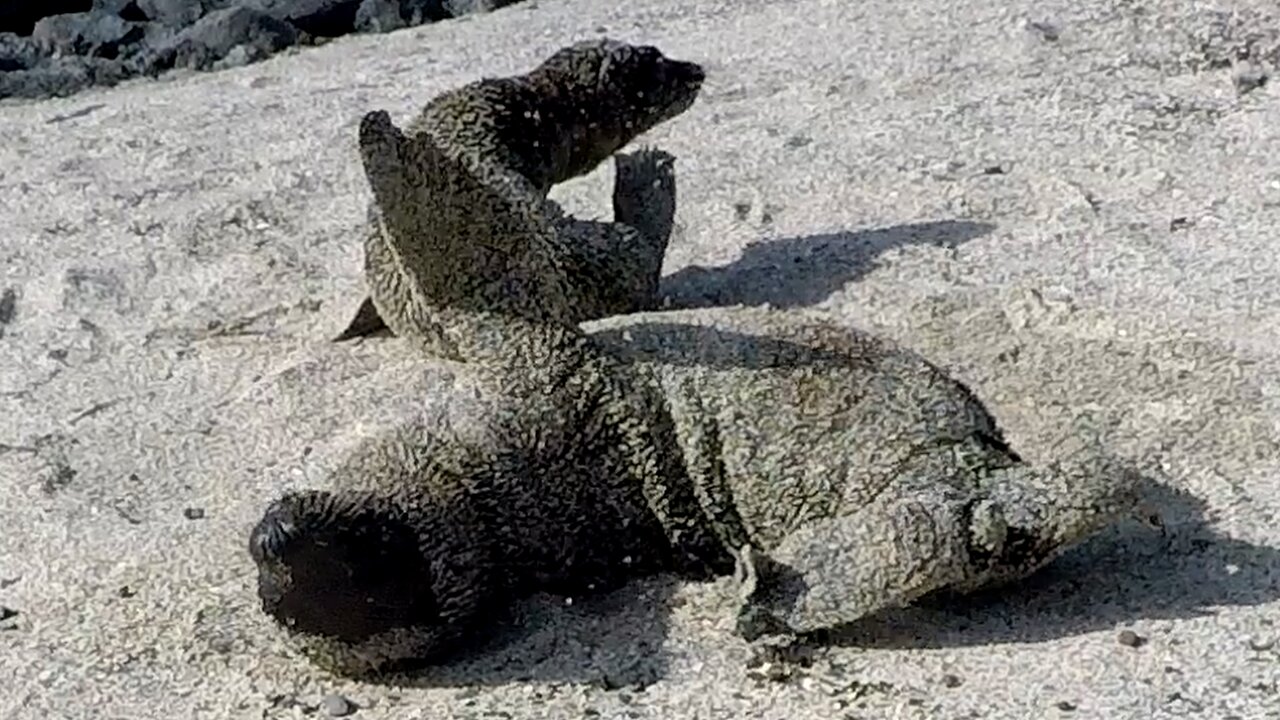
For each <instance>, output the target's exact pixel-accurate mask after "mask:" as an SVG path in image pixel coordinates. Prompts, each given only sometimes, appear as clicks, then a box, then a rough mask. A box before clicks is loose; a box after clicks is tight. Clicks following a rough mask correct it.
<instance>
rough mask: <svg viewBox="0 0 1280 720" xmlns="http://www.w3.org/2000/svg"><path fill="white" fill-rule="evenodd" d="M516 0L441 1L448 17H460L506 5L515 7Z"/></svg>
mask: <svg viewBox="0 0 1280 720" xmlns="http://www.w3.org/2000/svg"><path fill="white" fill-rule="evenodd" d="M516 2H518V0H443V3H442V4H443V5H444V10H445V12H446V13H448V15H449V17H462V16H463V15H471V14H473V13H482V12H491V11H493V10H497V9H498V8H503V7H506V6H508V5H515V4H516Z"/></svg>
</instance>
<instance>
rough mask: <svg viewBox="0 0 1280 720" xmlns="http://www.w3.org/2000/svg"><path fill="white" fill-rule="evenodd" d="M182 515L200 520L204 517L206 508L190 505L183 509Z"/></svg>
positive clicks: (189, 518)
mask: <svg viewBox="0 0 1280 720" xmlns="http://www.w3.org/2000/svg"><path fill="white" fill-rule="evenodd" d="M182 517H184V518H186V519H188V520H200V519H202V518H204V508H198V507H189V508H187V509H186V510H183V511H182Z"/></svg>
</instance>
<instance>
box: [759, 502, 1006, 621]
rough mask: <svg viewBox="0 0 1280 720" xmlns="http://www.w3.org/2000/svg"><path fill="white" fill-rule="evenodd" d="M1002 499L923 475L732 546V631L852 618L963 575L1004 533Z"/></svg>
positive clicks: (899, 602) (895, 604)
mask: <svg viewBox="0 0 1280 720" xmlns="http://www.w3.org/2000/svg"><path fill="white" fill-rule="evenodd" d="M1004 527H1005V525H1004V523H1003V521H1002V515H1001V511H1000V508H999V507H998V506H997V505H996V504H994V503H991V502H988V501H985V500H981V499H979V498H978V497H977V496H976V495H975V494H973V493H969V492H965V491H963V490H961V489H959V488H957V487H953V486H951V485H948V484H946V483H943V482H934V481H930V480H929V479H928V478H923V479H918V480H911V481H908V482H907V483H906V484H905V485H899V486H897V487H891V488H889V489H887V490H886V491H885V492H884V493H883V494H881V495H880V496H879V497H878V498H876V499H875V500H874V501H873V502H871V503H869V504H867V505H866V506H864V507H862V508H859V509H857V510H856V511H854V512H850V513H847V514H843V515H838V516H836V517H831V518H826V519H824V520H821V521H818V522H814V523H809V524H806V525H805V526H803V527H801V528H798V529H797V530H795V531H794V532H792V533H791V534H789V535H788V536H787V537H785V538H784V539H783V540H782V542H780V543H779V544H778V545H777V546H776V547H773V548H770V549H769V550H768V551H767V552H760V551H757V550H754V549H750V548H747V549H744V550H741V551H739V553H738V568H739V570H738V578H739V581H740V583H741V584H740V588H741V592H742V594H743V601H742V605H741V607H740V609H739V612H738V628H737V630H738V633H739V634H740V635H742V636H743V638H744V639H747V640H748V641H756V640H760V639H762V638H768V639H775V638H778V637H785V636H791V635H800V634H804V633H809V632H813V631H815V630H823V629H829V628H833V627H836V626H839V625H844V624H847V623H851V622H853V621H856V620H858V619H860V618H863V617H866V616H868V615H871V614H873V613H876V612H878V611H880V610H884V609H887V608H894V607H901V606H904V605H907V604H909V603H911V602H912V601H914V600H916V599H918V598H919V597H921V596H923V595H925V594H927V593H929V592H931V591H933V590H937V589H939V588H942V587H946V586H948V585H951V584H953V583H958V582H962V581H964V580H965V579H966V578H967V577H968V575H969V574H970V572H971V568H972V567H973V566H974V563H975V562H981V559H982V557H983V556H986V555H989V554H991V553H992V552H994V551H997V550H998V549H999V548H1000V546H1001V545H1002V544H1003V542H1004Z"/></svg>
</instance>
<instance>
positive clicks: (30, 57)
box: [0, 33, 43, 72]
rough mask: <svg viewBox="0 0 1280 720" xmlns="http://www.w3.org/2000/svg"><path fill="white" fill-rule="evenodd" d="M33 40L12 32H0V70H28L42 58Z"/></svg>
mask: <svg viewBox="0 0 1280 720" xmlns="http://www.w3.org/2000/svg"><path fill="white" fill-rule="evenodd" d="M42 57H43V56H42V55H41V54H40V48H39V47H37V46H36V43H35V41H34V40H32V39H31V38H29V37H23V36H21V35H14V34H13V33H0V72H13V71H14V70H30V69H31V68H33V67H35V66H36V64H37V63H39V62H40V60H41V59H42Z"/></svg>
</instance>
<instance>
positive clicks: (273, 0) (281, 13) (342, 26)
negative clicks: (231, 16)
mask: <svg viewBox="0 0 1280 720" xmlns="http://www.w3.org/2000/svg"><path fill="white" fill-rule="evenodd" d="M360 4H361V0H244V5H245V6H246V7H250V8H253V9H255V10H261V11H262V12H264V13H266V14H267V15H270V16H271V17H273V18H275V19H277V20H284V21H285V22H288V23H289V24H290V25H292V26H294V27H295V28H297V29H299V30H301V31H302V32H304V33H306V34H308V35H312V36H314V37H330V38H333V37H340V36H342V35H346V34H348V33H351V32H353V31H354V30H355V22H356V11H358V10H359V9H360Z"/></svg>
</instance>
